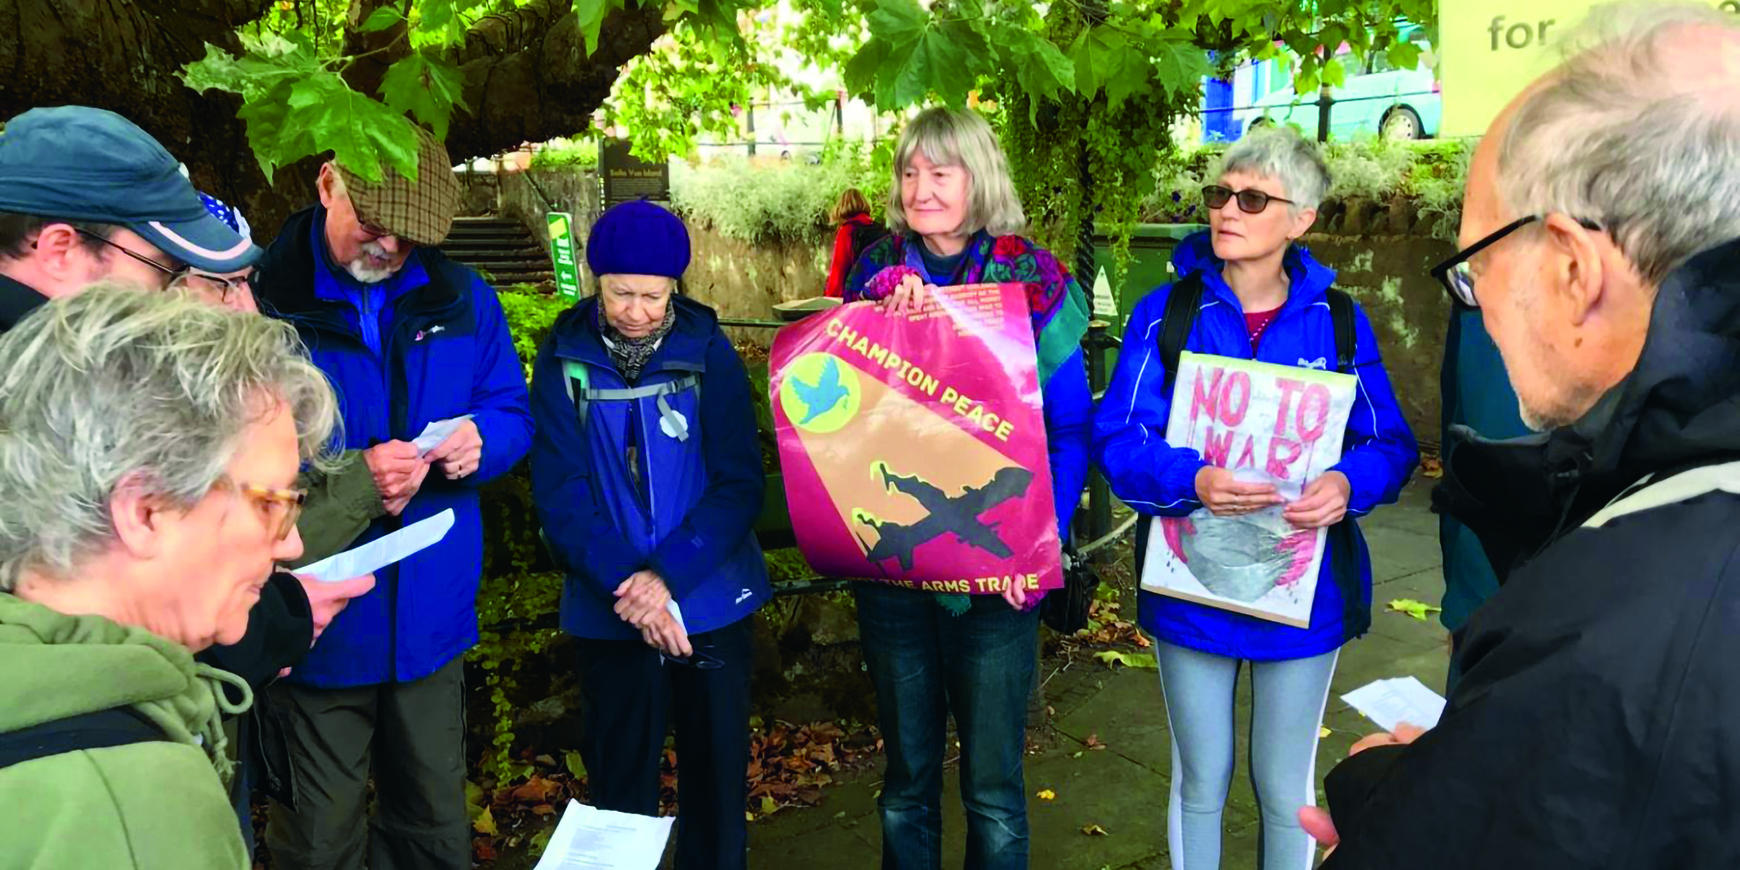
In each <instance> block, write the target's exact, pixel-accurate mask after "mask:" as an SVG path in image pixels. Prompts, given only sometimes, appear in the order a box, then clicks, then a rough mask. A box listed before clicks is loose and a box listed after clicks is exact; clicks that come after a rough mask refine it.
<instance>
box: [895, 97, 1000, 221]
mask: <svg viewBox="0 0 1740 870" xmlns="http://www.w3.org/2000/svg"><path fill="white" fill-rule="evenodd" d="M920 153H922V154H924V158H925V159H926V160H929V161H930V162H931V163H933V164H935V165H937V166H959V167H961V168H962V169H964V170H966V173H967V210H966V216H965V217H964V218H963V219H962V221H961V227H960V233H961V235H966V236H970V235H972V234H973V233H976V232H978V231H979V230H989V231H990V233H991V235H994V236H1009V235H1015V234H1018V233H1020V232H1023V231H1024V230H1026V229H1027V214H1026V213H1025V212H1023V211H1022V210H1021V198H1020V197H1019V196H1017V195H1016V194H1015V183H1014V182H1013V181H1011V180H1010V178H1009V160H1008V158H1006V157H1004V156H1003V149H1002V147H1001V146H999V145H998V144H997V134H996V133H994V132H992V130H991V125H990V124H987V123H985V119H984V118H981V117H979V113H978V112H975V111H973V110H971V109H951V108H948V107H947V106H935V107H932V108H929V109H925V110H924V111H922V112H920V113H918V117H916V118H913V119H912V123H910V124H907V125H906V129H905V130H904V131H902V132H901V134H900V143H899V144H898V145H896V146H895V149H894V187H893V189H892V190H891V191H890V192H889V194H888V225H889V226H890V227H893V228H894V231H895V232H897V233H906V232H908V231H910V230H911V229H912V227H911V225H910V224H908V223H907V222H906V208H905V207H904V206H903V205H902V204H901V202H900V178H901V176H902V175H904V174H905V173H906V168H907V167H908V166H910V165H911V164H912V156H913V155H914V154H920Z"/></svg>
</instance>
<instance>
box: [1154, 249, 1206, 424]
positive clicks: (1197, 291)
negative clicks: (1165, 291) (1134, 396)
mask: <svg viewBox="0 0 1740 870" xmlns="http://www.w3.org/2000/svg"><path fill="white" fill-rule="evenodd" d="M1201 309H1202V276H1201V275H1198V274H1197V273H1195V272H1191V273H1190V274H1188V275H1185V276H1184V277H1183V278H1180V279H1178V281H1176V282H1175V283H1173V285H1172V294H1171V295H1170V296H1167V297H1166V312H1165V313H1164V314H1162V315H1161V319H1160V339H1159V341H1160V363H1161V365H1163V366H1165V370H1166V383H1165V385H1164V390H1165V395H1167V396H1171V395H1172V384H1173V382H1174V381H1176V380H1177V379H1178V357H1179V355H1180V354H1182V353H1184V342H1185V341H1187V340H1188V339H1189V338H1190V330H1191V328H1192V327H1194V326H1196V315H1197V314H1198V313H1199V312H1200V311H1201Z"/></svg>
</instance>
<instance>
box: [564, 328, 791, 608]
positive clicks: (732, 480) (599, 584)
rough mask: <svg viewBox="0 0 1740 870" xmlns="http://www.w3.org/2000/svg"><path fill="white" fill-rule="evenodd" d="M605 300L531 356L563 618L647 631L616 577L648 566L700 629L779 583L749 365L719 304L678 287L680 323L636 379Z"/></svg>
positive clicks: (757, 600)
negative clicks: (602, 317)
mask: <svg viewBox="0 0 1740 870" xmlns="http://www.w3.org/2000/svg"><path fill="white" fill-rule="evenodd" d="M598 304H599V303H598V298H597V297H596V296H594V297H592V298H590V299H585V300H582V301H581V302H580V304H578V305H576V306H574V307H573V308H570V309H568V310H567V311H566V312H564V313H563V314H562V316H561V317H559V318H557V320H556V326H555V329H554V330H553V331H552V332H551V333H550V337H549V338H548V339H547V340H546V341H545V342H544V345H543V347H541V348H539V349H538V359H537V362H536V364H535V365H534V367H533V370H532V414H533V417H534V418H535V419H536V420H537V424H538V425H537V429H538V431H537V435H536V437H535V438H534V439H533V442H532V492H533V496H534V498H535V500H536V501H537V505H538V515H539V517H540V518H541V519H542V521H543V526H544V534H545V537H546V538H547V539H548V541H549V543H550V547H551V550H552V551H553V552H554V553H555V555H556V558H557V559H558V560H559V561H560V562H561V563H562V565H563V568H564V570H565V571H566V573H567V581H566V583H565V585H564V586H563V588H562V629H563V630H564V631H566V632H568V633H569V634H572V635H574V636H576V637H586V638H597V639H603V640H638V639H639V638H640V632H639V631H637V630H636V629H634V628H633V627H632V626H630V625H629V624H628V623H626V622H623V621H622V619H621V618H620V617H618V616H617V615H616V612H615V610H614V608H615V606H616V601H617V599H616V596H615V590H616V588H617V587H618V586H620V585H622V581H624V580H627V579H628V578H629V577H630V576H631V575H633V574H635V573H636V572H638V571H641V570H646V569H651V570H652V571H654V572H656V573H657V574H658V575H659V577H660V578H661V579H663V580H664V583H665V586H666V587H668V588H669V589H670V591H671V597H672V599H673V600H675V601H676V603H677V606H678V609H679V610H680V611H681V612H682V617H683V622H684V625H685V626H686V627H687V628H688V631H689V633H690V634H691V635H694V634H700V633H702V632H707V631H713V630H714V629H719V628H724V627H725V626H728V625H731V624H733V623H735V622H737V621H739V620H741V619H743V618H744V617H746V616H748V615H750V614H751V613H754V612H755V610H756V608H758V607H760V606H761V604H762V602H764V601H766V600H767V598H768V595H769V591H770V590H769V586H768V582H767V563H766V562H765V561H764V560H763V559H762V555H761V547H760V545H759V544H757V543H756V541H755V535H754V533H753V531H752V527H753V525H754V523H755V518H756V516H757V515H758V514H760V513H761V501H762V491H763V488H764V487H765V485H766V475H765V473H764V472H763V471H762V468H761V448H760V444H759V442H758V441H757V439H756V434H755V406H754V405H753V404H752V403H751V400H750V392H749V390H750V387H749V375H748V373H747V372H746V371H745V370H744V368H743V361H742V360H741V359H739V358H738V356H737V351H736V350H735V349H733V348H732V347H731V342H730V340H729V339H727V338H726V337H725V333H724V332H723V331H722V330H720V328H719V319H718V316H717V315H715V314H714V313H713V309H711V308H708V307H707V306H705V305H702V304H700V303H698V302H695V301H692V300H690V299H687V298H684V297H681V296H678V297H674V298H673V299H672V300H671V304H672V305H674V306H676V324H675V326H673V327H672V329H671V332H670V334H669V335H667V336H666V337H665V339H664V341H663V342H662V343H661V344H660V345H659V347H658V350H656V351H655V352H654V353H653V355H652V358H651V359H649V360H648V361H647V364H646V368H645V369H643V370H642V371H641V375H640V379H639V380H638V381H636V382H635V383H634V384H629V383H628V382H627V381H625V380H624V379H623V377H622V375H621V373H620V372H618V370H617V368H616V364H615V363H614V362H612V360H611V358H610V353H609V351H608V350H606V348H605V346H604V341H603V338H602V336H601V334H600V332H599V328H598ZM630 393H634V394H637V395H630ZM631 457H632V458H631ZM631 463H632V464H631ZM638 469H644V473H642V472H640V471H639V470H638Z"/></svg>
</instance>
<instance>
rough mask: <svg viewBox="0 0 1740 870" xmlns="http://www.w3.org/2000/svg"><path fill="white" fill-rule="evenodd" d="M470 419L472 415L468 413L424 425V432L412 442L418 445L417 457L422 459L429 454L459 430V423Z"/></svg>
mask: <svg viewBox="0 0 1740 870" xmlns="http://www.w3.org/2000/svg"><path fill="white" fill-rule="evenodd" d="M469 419H471V415H470V414H466V415H465V416H463V417H449V418H448V419H446V420H436V421H435V422H433V423H430V424H429V425H427V426H424V427H423V434H421V435H418V436H417V437H416V438H415V439H413V440H412V441H411V443H412V444H415V445H417V458H418V459H422V458H423V457H425V456H427V455H429V451H431V450H434V449H435V448H437V447H440V446H441V442H443V441H446V440H447V439H448V438H450V437H452V436H453V433H454V432H457V431H459V424H461V423H464V422H465V421H467V420H469Z"/></svg>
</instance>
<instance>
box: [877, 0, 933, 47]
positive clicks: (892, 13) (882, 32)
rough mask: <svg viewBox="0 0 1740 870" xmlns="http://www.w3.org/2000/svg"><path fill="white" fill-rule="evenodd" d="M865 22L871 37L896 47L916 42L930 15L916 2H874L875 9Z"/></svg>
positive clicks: (895, 0)
mask: <svg viewBox="0 0 1740 870" xmlns="http://www.w3.org/2000/svg"><path fill="white" fill-rule="evenodd" d="M867 20H868V22H869V24H870V35H871V36H875V37H878V38H881V39H886V40H888V41H889V42H890V43H893V44H896V45H898V44H901V43H904V42H911V41H914V40H917V39H918V35H919V33H921V32H922V31H923V30H924V26H925V23H926V22H927V21H929V20H930V14H929V13H927V12H925V11H924V8H923V7H921V6H919V5H918V2H917V0H876V8H875V9H874V10H873V11H871V13H870V14H869V16H867Z"/></svg>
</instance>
